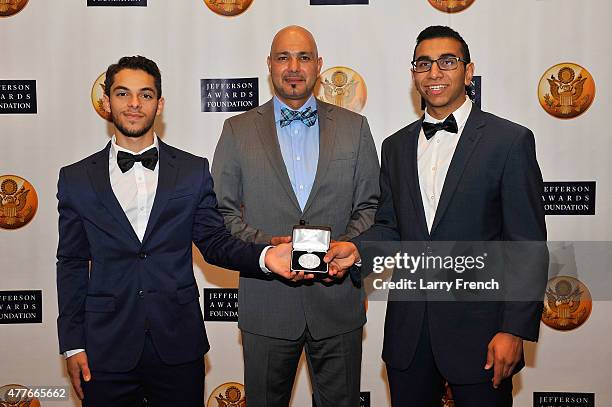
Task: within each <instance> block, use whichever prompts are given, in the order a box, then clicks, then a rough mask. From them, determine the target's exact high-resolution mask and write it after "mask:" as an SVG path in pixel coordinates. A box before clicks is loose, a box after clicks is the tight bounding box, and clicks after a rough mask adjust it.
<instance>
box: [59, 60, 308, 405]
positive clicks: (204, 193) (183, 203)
mask: <svg viewBox="0 0 612 407" xmlns="http://www.w3.org/2000/svg"><path fill="white" fill-rule="evenodd" d="M163 107H164V99H163V98H162V97H161V75H160V72H159V69H158V67H157V65H156V64H155V62H153V61H151V60H149V59H147V58H144V57H141V56H135V57H124V58H121V59H120V60H119V62H118V63H117V64H113V65H111V66H110V67H109V68H108V70H107V72H106V83H105V95H104V108H105V110H106V111H107V112H109V113H110V114H111V118H112V122H113V126H114V135H113V138H112V140H111V141H110V142H109V143H108V144H107V145H106V147H105V148H104V149H103V150H101V151H99V152H97V153H95V154H93V155H91V156H89V157H87V158H85V159H84V160H81V161H79V162H77V163H75V164H72V165H69V166H67V167H64V168H62V169H61V171H60V175H59V181H58V193H57V197H58V200H59V204H58V211H59V244H58V250H57V290H58V303H59V316H58V319H57V324H58V336H59V343H60V352H61V353H63V354H64V355H65V357H66V363H67V368H68V373H69V375H70V378H71V381H72V385H73V387H74V389H75V391H76V393H77V395H78V396H79V398H81V399H82V400H83V405H84V406H104V407H108V406H113V407H121V406H126V407H127V406H139V405H142V402H143V399H145V398H146V399H147V401H148V404H149V405H150V406H161V405H185V406H196V405H197V406H202V405H203V404H204V395H203V392H204V362H203V356H204V354H205V353H206V352H207V351H208V349H209V345H208V341H207V339H206V331H205V329H204V323H203V319H202V313H201V310H200V302H199V301H198V297H199V290H198V287H197V285H196V282H195V278H194V274H193V266H192V243H194V244H195V245H196V246H197V247H198V249H199V250H200V251H201V253H202V255H203V256H204V258H205V259H206V261H208V262H209V263H212V264H215V265H218V266H221V267H226V268H231V269H236V270H241V273H242V274H246V275H257V274H260V273H263V271H262V268H267V269H269V270H270V271H272V272H274V273H277V274H279V275H281V276H283V277H285V278H289V279H293V280H299V279H301V278H303V274H299V275H296V274H295V273H292V272H290V271H289V258H290V250H291V246H290V245H289V244H284V245H279V246H277V247H266V246H265V245H255V244H250V243H245V242H243V241H241V240H238V239H236V238H234V237H232V236H231V235H230V233H229V232H228V231H227V230H226V228H225V225H224V224H223V217H222V216H221V214H220V213H219V212H218V211H217V200H216V198H215V193H214V191H213V181H212V178H211V175H210V172H209V169H208V161H207V160H206V159H205V158H201V157H197V156H194V155H191V154H189V153H187V152H184V151H181V150H179V149H176V148H174V147H171V146H169V145H167V144H165V143H163V142H162V141H161V140H159V138H158V137H157V136H156V135H155V133H154V131H153V123H154V121H155V118H156V117H157V116H159V115H160V114H161V112H162V110H163Z"/></svg>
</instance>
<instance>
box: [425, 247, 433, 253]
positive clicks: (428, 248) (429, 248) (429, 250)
mask: <svg viewBox="0 0 612 407" xmlns="http://www.w3.org/2000/svg"><path fill="white" fill-rule="evenodd" d="M426 250H427V254H432V253H433V250H432V249H431V246H427V249H426Z"/></svg>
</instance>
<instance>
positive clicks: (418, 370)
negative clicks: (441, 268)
mask: <svg viewBox="0 0 612 407" xmlns="http://www.w3.org/2000/svg"><path fill="white" fill-rule="evenodd" d="M412 66H413V67H412V78H413V80H414V84H415V87H416V89H417V91H418V92H419V93H420V95H421V96H422V97H423V99H425V104H426V110H425V114H424V116H423V117H421V118H420V119H419V120H417V121H416V122H414V123H412V124H410V125H409V126H407V127H405V128H403V129H401V130H400V131H398V132H397V133H395V134H394V135H392V136H391V137H389V138H387V139H386V140H385V141H384V143H383V145H382V154H381V177H380V187H381V198H380V204H379V208H378V211H377V213H376V217H375V224H374V226H373V227H372V228H370V229H369V230H368V231H366V232H364V233H363V234H362V235H360V236H359V237H357V238H355V239H353V240H352V242H354V243H350V242H344V243H338V244H336V245H334V247H333V248H332V250H331V252H330V253H328V256H327V259H326V260H329V259H331V258H333V257H334V256H335V258H334V262H335V264H336V266H338V267H347V266H349V265H351V264H352V263H353V262H354V261H355V260H357V259H359V252H358V251H357V246H359V244H360V242H367V241H390V240H402V241H423V242H427V243H426V244H427V246H433V244H432V243H429V242H435V241H473V242H477V241H519V240H520V241H544V240H546V225H545V222H544V212H543V208H542V204H541V201H540V199H541V198H540V194H541V191H542V176H541V173H540V168H539V167H538V163H537V161H536V155H535V142H534V136H533V133H532V132H531V131H530V130H529V129H527V128H525V127H522V126H520V125H518V124H516V123H512V122H510V121H507V120H504V119H502V118H499V117H497V116H494V115H492V114H490V113H486V112H483V111H481V110H480V109H479V108H478V107H477V106H475V105H473V104H472V102H471V101H470V100H469V98H468V97H467V95H466V91H465V87H466V86H467V85H469V84H470V82H471V80H472V75H473V72H474V64H473V63H472V62H471V61H470V54H469V50H468V46H467V44H466V43H465V41H464V40H463V38H461V36H460V35H459V34H458V33H457V32H456V31H454V30H452V29H451V28H449V27H442V26H433V27H428V28H426V29H425V30H423V31H422V32H421V33H420V34H419V36H418V38H417V45H416V48H415V51H414V61H413V62H412ZM355 245H357V246H355ZM537 246H538V247H539V246H540V244H537ZM524 254H525V253H521V255H524ZM538 259H539V260H542V261H538V262H537V263H535V264H536V266H535V267H520V268H519V269H520V270H514V269H513V272H515V271H516V272H515V273H514V276H515V278H516V280H518V281H522V282H525V281H530V282H533V285H534V286H535V291H537V294H538V295H539V293H542V294H543V290H544V286H545V284H546V277H547V264H546V261H545V260H546V259H547V257H546V255H545V254H544V255H543V256H541V257H539V258H538ZM353 270H354V269H351V272H353ZM535 299H536V296H535V295H534V297H530V298H529V300H530V301H524V302H501V301H495V302H494V301H489V302H482V301H481V302H475V301H471V302H465V301H464V302H458V301H454V302H450V301H447V302H427V301H419V302H417V301H395V302H391V301H390V302H389V303H388V305H387V316H386V322H385V338H384V344H383V359H384V361H385V362H386V364H387V374H388V377H389V386H390V390H391V400H392V404H393V405H394V406H402V407H404V406H417V407H434V406H439V405H440V399H441V396H442V392H443V389H444V381H448V383H449V384H450V387H451V389H452V392H453V396H454V400H455V404H456V406H457V407H472V406H473V407H478V406H487V407H493V406H496V407H502V406H503V407H507V406H511V405H512V375H513V374H514V373H516V372H518V371H519V370H520V369H521V368H522V367H523V366H524V360H523V340H530V341H535V340H537V338H538V331H539V322H540V314H541V312H542V302H541V301H535Z"/></svg>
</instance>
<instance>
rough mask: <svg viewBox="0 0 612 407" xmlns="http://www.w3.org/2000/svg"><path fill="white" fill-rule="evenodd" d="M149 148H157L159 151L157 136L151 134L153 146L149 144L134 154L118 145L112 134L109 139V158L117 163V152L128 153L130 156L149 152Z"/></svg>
mask: <svg viewBox="0 0 612 407" xmlns="http://www.w3.org/2000/svg"><path fill="white" fill-rule="evenodd" d="M151 147H157V149H158V150H159V141H158V140H157V134H155V133H153V144H151V145H150V146H148V147H145V148H143V149H142V150H140V151H138V152H137V153H134V152H133V151H130V150H128V149H127V148H123V147H121V146H120V145H119V144H117V137H116V136H115V135H114V134H113V137H112V138H111V148H110V156H111V159H113V160H115V161H117V152H119V151H123V152H126V153H130V154H142V153H144V152H145V151H147V150H149V149H150V148H151Z"/></svg>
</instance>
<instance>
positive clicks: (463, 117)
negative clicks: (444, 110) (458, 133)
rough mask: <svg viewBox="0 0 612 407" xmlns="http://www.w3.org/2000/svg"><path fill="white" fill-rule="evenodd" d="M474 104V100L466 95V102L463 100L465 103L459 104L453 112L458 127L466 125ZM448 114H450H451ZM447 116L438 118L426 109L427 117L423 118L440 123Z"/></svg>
mask: <svg viewBox="0 0 612 407" xmlns="http://www.w3.org/2000/svg"><path fill="white" fill-rule="evenodd" d="M472 104H473V103H472V100H471V99H470V98H469V97H467V95H466V96H465V102H463V104H462V105H461V106H459V108H458V109H457V110H455V111H454V112H453V113H451V114H452V115H453V116H455V121H456V122H457V128H459V129H460V128H461V127H463V125H465V122H467V119H468V117H469V116H470V112H471V111H472ZM448 116H450V114H449V115H448ZM448 116H446V117H448ZM446 117H445V118H444V119H442V120H438V119H436V118H435V117H433V116H431V115H430V114H429V113H427V110H425V118H424V119H423V121H425V122H428V123H440V122H443V121H444V120H446Z"/></svg>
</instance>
